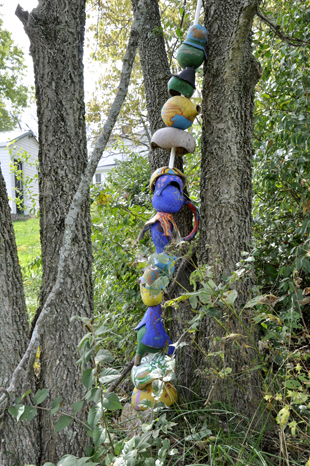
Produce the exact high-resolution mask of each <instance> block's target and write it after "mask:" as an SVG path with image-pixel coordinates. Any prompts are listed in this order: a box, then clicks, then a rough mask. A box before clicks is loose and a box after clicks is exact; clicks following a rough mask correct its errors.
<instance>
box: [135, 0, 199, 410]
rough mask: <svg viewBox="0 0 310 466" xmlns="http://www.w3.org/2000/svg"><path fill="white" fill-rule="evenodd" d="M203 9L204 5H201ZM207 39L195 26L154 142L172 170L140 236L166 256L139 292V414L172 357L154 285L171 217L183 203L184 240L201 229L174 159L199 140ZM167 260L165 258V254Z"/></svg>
mask: <svg viewBox="0 0 310 466" xmlns="http://www.w3.org/2000/svg"><path fill="white" fill-rule="evenodd" d="M200 6H201V3H200ZM200 6H199V5H197V11H198V12H197V11H196V17H195V23H198V18H199V10H200ZM206 41H207V30H206V29H205V28H204V27H203V26H200V25H199V24H195V25H194V26H192V27H191V28H190V29H189V31H188V33H187V36H186V40H185V41H184V42H183V44H182V45H181V47H180V48H179V50H178V52H177V60H178V62H179V64H180V66H181V67H182V68H183V71H181V72H180V73H179V74H177V75H173V76H172V78H171V79H170V81H169V82H168V92H169V95H170V96H171V98H170V99H169V100H168V101H167V102H166V103H165V105H164V106H163V109H162V118H163V121H164V123H165V125H166V127H165V128H162V129H160V130H158V131H156V132H155V133H154V135H153V137H152V140H151V146H152V148H155V147H161V148H164V149H167V150H169V151H171V155H170V162H169V166H168V167H162V168H159V169H158V170H156V171H155V172H154V173H153V175H152V177H151V181H150V189H151V192H152V193H153V202H152V203H153V207H154V209H155V210H156V212H157V213H156V215H155V216H154V217H152V218H151V219H150V220H149V221H148V222H146V223H145V225H144V228H143V229H142V231H141V232H140V235H139V239H141V238H143V236H144V234H145V232H146V231H147V230H150V233H151V237H152V240H153V243H154V246H155V250H156V253H157V254H160V253H161V254H163V255H164V256H165V260H163V262H161V261H159V260H156V259H155V263H154V265H149V266H148V267H147V268H146V270H145V271H144V274H143V276H142V277H141V278H140V291H141V297H142V300H143V303H144V304H145V305H146V306H148V309H147V311H146V313H145V314H144V317H143V319H142V320H141V322H140V323H139V324H138V325H137V326H136V328H135V330H136V331H137V340H138V346H137V351H136V356H135V361H134V362H135V365H134V367H133V369H132V381H133V383H134V385H135V389H134V391H133V393H132V405H133V406H134V408H135V409H137V410H144V409H146V408H145V407H142V406H138V403H140V402H141V401H142V400H145V399H149V400H151V401H152V403H153V404H154V398H153V396H152V381H153V380H154V378H153V377H152V371H154V370H155V369H157V368H160V369H161V370H162V371H163V373H164V375H167V374H166V373H165V355H164V354H163V352H162V351H163V349H164V348H165V346H167V345H170V346H169V349H168V355H171V354H173V352H174V347H173V345H172V341H171V339H170V338H169V336H168V334H167V333H166V331H165V328H164V325H163V322H162V311H161V301H162V297H163V296H162V289H161V285H158V286H157V285H156V280H157V278H159V277H160V276H167V277H169V278H170V277H171V276H172V275H173V273H174V260H175V259H176V258H170V257H169V256H168V255H166V254H165V253H164V251H165V247H166V246H167V244H169V243H170V242H171V239H174V240H176V242H179V241H180V239H181V237H180V232H179V230H178V227H177V225H176V223H175V221H174V219H173V214H175V213H177V212H179V210H180V209H181V207H182V206H183V205H187V207H188V208H189V209H190V210H191V211H192V212H193V214H194V218H195V225H194V229H193V231H192V232H191V233H190V234H189V235H188V236H187V237H185V238H182V240H183V241H189V240H191V239H192V238H193V237H194V236H195V234H196V232H197V229H198V220H199V212H198V209H197V208H196V207H195V205H194V204H193V203H192V202H191V200H190V199H189V198H188V197H187V196H186V194H185V193H184V188H185V186H186V178H185V175H184V174H183V173H182V172H180V171H179V170H178V169H177V168H174V166H173V165H174V158H175V156H178V155H184V154H188V153H193V152H194V150H195V146H196V141H195V139H194V138H193V136H192V135H191V134H190V133H187V132H186V131H185V130H186V129H188V128H189V127H190V126H191V125H192V124H193V121H194V119H195V117H196V116H197V115H198V114H199V113H200V107H199V106H198V105H197V106H196V105H195V104H193V103H192V102H191V101H190V100H189V98H190V97H191V96H192V95H193V93H194V90H195V69H197V68H199V66H200V65H201V64H202V62H203V60H204V56H205V51H204V46H205V43H206ZM161 257H163V256H161ZM176 400H177V392H176V389H175V388H174V386H173V385H172V384H171V383H165V386H164V390H163V393H162V395H161V398H160V400H159V401H163V402H164V403H165V404H166V406H170V405H171V404H173V403H174V402H175V401H176Z"/></svg>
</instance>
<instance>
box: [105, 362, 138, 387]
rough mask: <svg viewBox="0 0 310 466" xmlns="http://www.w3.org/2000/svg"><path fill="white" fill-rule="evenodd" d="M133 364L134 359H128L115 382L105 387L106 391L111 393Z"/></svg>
mask: <svg viewBox="0 0 310 466" xmlns="http://www.w3.org/2000/svg"><path fill="white" fill-rule="evenodd" d="M133 365H134V361H130V362H129V363H128V364H126V366H125V367H124V369H123V372H122V373H121V375H120V376H119V378H118V379H116V380H115V382H113V383H112V385H111V386H110V387H109V388H108V389H107V391H106V393H111V392H113V390H114V389H115V388H116V387H117V386H118V385H119V384H120V383H121V381H122V380H123V378H124V377H125V376H126V375H127V374H128V372H129V371H130V370H131V369H132V367H133Z"/></svg>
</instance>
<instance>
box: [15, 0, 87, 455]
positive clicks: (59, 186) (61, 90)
mask: <svg viewBox="0 0 310 466" xmlns="http://www.w3.org/2000/svg"><path fill="white" fill-rule="evenodd" d="M19 17H20V19H21V20H22V21H23V23H24V25H25V30H26V32H27V34H28V36H29V39H30V43H31V46H30V52H31V55H32V58H33V63H34V72H35V87H36V98H37V113H38V121H39V142H40V149H39V173H40V176H39V188H40V198H39V199H40V228H41V246H42V268H43V279H42V288H41V296H40V307H42V306H43V304H44V302H45V300H46V298H47V296H48V294H49V292H50V291H51V288H52V286H53V285H54V283H55V280H56V277H57V268H58V262H59V252H60V248H61V246H62V243H63V236H64V229H65V219H66V216H67V213H68V209H69V206H70V204H71V201H72V199H73V196H74V194H75V192H76V190H77V188H78V185H79V182H80V180H81V176H82V174H83V172H84V170H85V167H86V164H87V148H86V132H85V120H84V112H85V109H84V89H83V61H82V60H83V44H84V27H85V0H75V1H72V0H70V1H69V0H65V1H63V2H58V1H57V0H42V1H41V2H40V3H39V5H38V7H37V8H36V9H34V10H33V11H32V12H31V13H30V14H29V15H28V13H27V12H20V14H19ZM89 205H90V203H89V198H88V199H87V202H86V203H85V204H84V207H83V208H82V211H81V213H80V214H79V218H78V221H77V223H76V229H75V237H74V239H73V247H72V253H71V256H70V259H69V260H68V263H67V266H66V267H67V270H66V279H65V281H64V283H63V287H62V293H61V296H60V299H59V300H58V302H57V303H56V304H55V305H53V307H54V309H53V312H51V313H50V314H49V317H48V318H47V319H46V320H45V330H44V335H43V337H42V338H41V344H40V349H41V356H40V363H41V371H40V383H39V385H40V388H51V390H50V395H49V398H48V399H47V401H46V405H48V406H49V405H50V402H51V400H53V399H55V398H56V397H58V396H61V397H62V404H63V406H64V407H65V408H66V410H67V409H68V407H69V406H70V405H72V403H74V402H76V401H77V400H81V399H82V397H83V394H84V388H83V386H82V383H81V369H80V367H77V366H76V361H77V359H78V357H77V354H76V350H77V346H78V342H79V341H80V339H81V338H82V336H83V333H84V332H83V325H82V322H81V321H80V320H74V321H73V322H71V321H70V319H71V317H73V316H79V317H83V318H87V319H92V317H93V285H92V246H91V221H90V211H89ZM78 415H80V417H81V419H82V420H85V419H86V416H87V413H86V412H85V410H84V412H82V411H80V413H79V414H78ZM56 421H57V416H53V417H51V415H50V414H49V412H46V411H42V412H41V413H40V417H39V423H40V429H39V430H40V450H41V458H40V462H41V463H44V462H45V461H51V462H57V460H59V458H60V457H62V456H63V455H64V454H67V453H70V454H74V455H77V456H79V455H82V454H83V453H84V452H85V447H86V445H87V444H88V439H87V435H86V433H85V431H84V429H83V428H82V426H81V425H80V424H78V423H72V424H70V425H69V426H68V427H67V428H66V429H65V430H63V431H61V432H60V433H58V434H55V431H54V427H55V423H56Z"/></svg>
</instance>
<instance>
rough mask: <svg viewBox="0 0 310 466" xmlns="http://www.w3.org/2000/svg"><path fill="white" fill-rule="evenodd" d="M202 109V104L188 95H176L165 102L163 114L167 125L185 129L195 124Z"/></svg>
mask: <svg viewBox="0 0 310 466" xmlns="http://www.w3.org/2000/svg"><path fill="white" fill-rule="evenodd" d="M200 111H201V109H200V106H199V105H195V104H193V103H192V102H191V101H190V100H189V99H187V98H186V97H183V96H175V97H171V98H170V99H169V100H168V101H167V102H166V103H165V105H164V106H163V109H162V112H161V116H162V119H163V121H164V123H165V125H166V126H172V127H173V128H178V129H183V130H185V129H187V128H189V127H190V126H191V125H192V124H193V121H194V120H195V118H196V116H197V115H198V114H199V113H200Z"/></svg>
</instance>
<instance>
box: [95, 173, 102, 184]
mask: <svg viewBox="0 0 310 466" xmlns="http://www.w3.org/2000/svg"><path fill="white" fill-rule="evenodd" d="M96 183H97V184H100V183H101V173H96Z"/></svg>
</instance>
